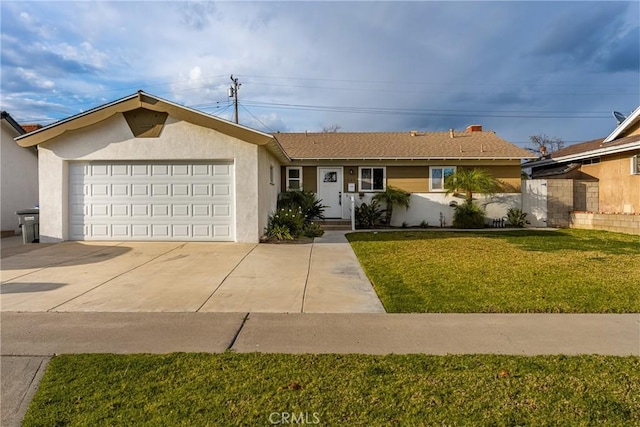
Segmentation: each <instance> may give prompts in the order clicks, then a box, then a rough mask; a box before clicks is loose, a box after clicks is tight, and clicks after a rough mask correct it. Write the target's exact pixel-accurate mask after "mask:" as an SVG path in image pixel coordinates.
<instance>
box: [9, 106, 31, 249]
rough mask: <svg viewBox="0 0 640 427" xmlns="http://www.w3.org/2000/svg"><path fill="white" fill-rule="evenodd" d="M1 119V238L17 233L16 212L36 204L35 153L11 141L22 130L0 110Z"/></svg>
mask: <svg viewBox="0 0 640 427" xmlns="http://www.w3.org/2000/svg"><path fill="white" fill-rule="evenodd" d="M0 116H1V121H2V137H1V144H2V146H1V151H0V161H1V163H2V164H1V165H0V173H1V174H2V176H1V178H0V182H1V184H0V186H1V189H0V194H1V195H2V196H1V197H2V199H1V200H0V206H1V212H0V229H1V232H2V236H3V237H4V236H12V235H14V234H15V233H16V232H18V231H19V230H20V228H19V225H18V217H17V216H16V211H19V210H22V209H29V208H33V207H34V206H36V205H37V204H38V152H37V149H36V148H35V147H32V148H24V147H20V146H19V145H18V144H16V142H15V141H14V138H16V137H18V136H20V135H23V134H24V133H25V129H23V128H22V126H20V125H19V124H18V123H17V122H16V121H15V120H14V119H13V118H12V117H11V115H10V114H9V113H7V112H6V111H2V112H1V113H0Z"/></svg>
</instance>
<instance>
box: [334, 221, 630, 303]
mask: <svg viewBox="0 0 640 427" xmlns="http://www.w3.org/2000/svg"><path fill="white" fill-rule="evenodd" d="M347 237H348V239H349V241H350V242H351V246H352V247H353V249H354V251H355V253H356V255H357V256H358V259H359V260H360V263H361V264H362V266H363V268H364V270H365V272H366V273H367V275H368V276H369V279H370V280H371V282H372V283H373V285H374V287H375V289H376V292H377V293H378V296H379V297H380V299H381V301H382V303H383V305H384V307H385V309H386V310H387V311H388V312H393V313H407V312H433V313H637V312H640V237H639V236H632V235H626V234H619V233H608V232H604V231H590V230H559V231H551V230H549V231H536V230H517V231H498V232H487V231H485V232H482V231H479V232H455V231H405V232H380V233H376V234H373V233H354V234H349V235H348V236H347Z"/></svg>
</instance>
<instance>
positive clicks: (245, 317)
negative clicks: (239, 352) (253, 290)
mask: <svg viewBox="0 0 640 427" xmlns="http://www.w3.org/2000/svg"><path fill="white" fill-rule="evenodd" d="M250 314H251V313H247V314H245V316H244V319H242V323H241V324H240V327H239V328H238V330H237V331H236V333H235V335H234V336H233V338H232V339H231V342H230V343H229V345H228V346H227V351H229V350H231V349H232V348H233V346H234V345H235V344H236V341H237V340H238V337H239V336H240V332H242V329H243V328H244V324H245V323H247V319H249V315H250Z"/></svg>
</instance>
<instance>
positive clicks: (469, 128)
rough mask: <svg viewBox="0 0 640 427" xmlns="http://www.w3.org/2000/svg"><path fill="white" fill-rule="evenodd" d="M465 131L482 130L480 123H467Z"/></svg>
mask: <svg viewBox="0 0 640 427" xmlns="http://www.w3.org/2000/svg"><path fill="white" fill-rule="evenodd" d="M467 132H482V125H469V126H467Z"/></svg>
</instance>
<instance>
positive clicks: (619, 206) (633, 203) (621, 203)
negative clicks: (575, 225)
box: [581, 150, 640, 213]
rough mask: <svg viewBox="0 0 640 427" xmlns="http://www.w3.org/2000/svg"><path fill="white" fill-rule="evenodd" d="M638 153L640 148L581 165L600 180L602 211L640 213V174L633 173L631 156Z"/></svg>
mask: <svg viewBox="0 0 640 427" xmlns="http://www.w3.org/2000/svg"><path fill="white" fill-rule="evenodd" d="M638 154H640V150H638V151H636V152H626V153H619V154H611V155H608V156H604V157H602V158H601V160H600V163H596V164H592V165H583V166H582V167H581V171H582V172H583V173H584V174H586V175H588V176H591V177H594V178H597V179H598V181H599V210H600V212H621V213H640V175H632V174H631V157H633V156H634V155H638Z"/></svg>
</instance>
